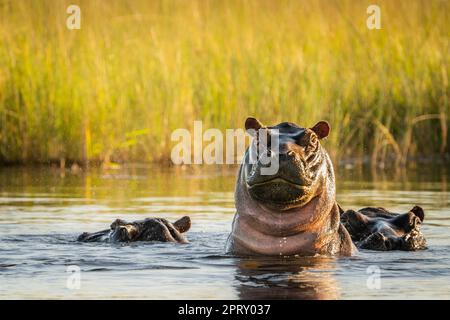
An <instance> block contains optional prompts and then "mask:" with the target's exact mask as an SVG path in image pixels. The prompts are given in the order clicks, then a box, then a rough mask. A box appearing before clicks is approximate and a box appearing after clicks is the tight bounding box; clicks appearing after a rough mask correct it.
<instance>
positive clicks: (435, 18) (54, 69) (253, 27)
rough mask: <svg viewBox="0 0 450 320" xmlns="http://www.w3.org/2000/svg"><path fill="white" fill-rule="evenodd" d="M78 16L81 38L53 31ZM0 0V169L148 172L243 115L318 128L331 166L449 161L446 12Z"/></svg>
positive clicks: (445, 7)
mask: <svg viewBox="0 0 450 320" xmlns="http://www.w3.org/2000/svg"><path fill="white" fill-rule="evenodd" d="M72 3H76V4H78V5H79V6H80V8H81V12H82V16H81V29H80V30H68V29H67V28H66V18H67V16H68V14H67V13H66V8H67V7H68V5H69V4H72ZM377 3H378V4H379V5H380V7H381V19H382V20H381V21H382V22H381V23H382V29H381V30H368V29H367V28H366V18H367V14H366V8H367V6H368V5H369V4H371V1H347V0H343V1H334V0H321V1H316V0H315V1H312V0H311V1H285V0H283V1H263V0H258V1H256V0H249V1H234V0H228V1H206V0H189V1H181V0H178V1H176V0H174V1H144V0H142V1H141V0H133V1H124V0H104V1H101V0H77V1H72V0H70V1H66V0H39V1H37V0H1V1H0V162H22V163H29V162H34V161H37V162H47V161H51V160H54V159H71V160H76V161H81V162H83V161H86V160H91V161H109V160H111V159H112V160H117V161H119V160H120V161H158V160H166V159H168V157H169V155H170V150H171V147H172V143H171V141H170V133H171V132H172V130H174V129H176V128H191V127H192V125H193V121H194V120H203V122H204V127H215V128H219V129H226V128H241V127H242V126H243V123H244V120H245V118H246V116H248V115H254V116H257V117H259V118H260V119H261V120H262V121H263V122H266V123H276V122H278V121H282V120H288V121H292V122H297V123H299V124H302V125H313V124H314V123H315V122H316V121H317V120H319V119H326V120H328V121H330V123H331V124H332V134H331V136H330V137H329V139H328V141H327V142H326V146H327V148H328V149H329V150H330V152H331V153H332V155H333V157H335V158H344V157H363V156H368V157H369V158H371V159H372V161H373V162H377V161H380V159H381V160H383V159H388V158H389V157H390V156H391V155H392V156H393V158H394V159H396V161H397V162H399V163H405V162H406V161H407V159H408V157H409V156H426V155H430V154H444V153H448V151H449V147H448V146H449V135H448V133H447V132H448V123H449V97H448V96H449V91H448V66H449V35H450V34H449V33H450V26H449V22H448V21H450V17H449V14H450V3H449V2H448V1H438V0H433V1H410V0H407V1H393V0H388V1H377Z"/></svg>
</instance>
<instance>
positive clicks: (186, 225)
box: [77, 216, 191, 243]
mask: <svg viewBox="0 0 450 320" xmlns="http://www.w3.org/2000/svg"><path fill="white" fill-rule="evenodd" d="M190 228H191V219H190V218H189V217H188V216H184V217H182V218H181V219H179V220H177V221H176V222H174V223H173V224H172V223H170V222H169V221H167V220H166V219H162V218H147V219H144V220H139V221H134V222H126V221H124V220H121V219H116V220H115V221H114V222H113V223H112V224H111V227H110V229H106V230H102V231H98V232H93V233H89V232H84V233H83V234H81V235H80V236H79V237H78V239H77V240H78V241H82V242H134V241H161V242H178V243H188V240H187V239H186V238H185V237H184V235H183V233H185V232H186V231H188V230H189V229H190Z"/></svg>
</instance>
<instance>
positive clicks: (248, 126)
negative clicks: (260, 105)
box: [245, 117, 263, 136]
mask: <svg viewBox="0 0 450 320" xmlns="http://www.w3.org/2000/svg"><path fill="white" fill-rule="evenodd" d="M262 127H263V124H262V123H261V122H260V121H259V120H258V119H256V118H252V117H248V118H247V120H245V130H246V131H247V132H248V133H249V134H250V135H251V136H253V135H254V133H255V132H256V131H258V130H259V129H261V128H262Z"/></svg>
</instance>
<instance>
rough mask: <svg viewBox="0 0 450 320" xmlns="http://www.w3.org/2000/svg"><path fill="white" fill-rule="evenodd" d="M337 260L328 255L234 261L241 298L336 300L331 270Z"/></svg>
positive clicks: (336, 292) (336, 288)
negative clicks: (235, 262)
mask: <svg viewBox="0 0 450 320" xmlns="http://www.w3.org/2000/svg"><path fill="white" fill-rule="evenodd" d="M335 264H336V261H334V260H333V259H332V258H327V257H309V258H308V257H293V258H289V259H287V258H285V259H279V258H275V259H274V258H247V259H241V260H240V261H238V262H237V264H236V280H237V281H238V282H239V286H238V297H239V298H240V299H309V300H311V299H315V300H317V299H328V300H329V299H337V298H338V297H339V292H338V290H339V287H338V284H337V281H336V279H335V277H334V276H333V273H334V271H335V268H336V265H335Z"/></svg>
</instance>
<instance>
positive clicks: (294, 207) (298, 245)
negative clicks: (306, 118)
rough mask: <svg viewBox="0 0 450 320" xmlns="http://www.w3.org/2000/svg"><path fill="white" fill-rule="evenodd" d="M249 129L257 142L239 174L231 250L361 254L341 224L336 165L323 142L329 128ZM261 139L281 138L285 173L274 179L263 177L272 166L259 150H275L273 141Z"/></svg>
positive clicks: (250, 123)
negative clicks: (321, 140) (334, 165)
mask: <svg viewBox="0 0 450 320" xmlns="http://www.w3.org/2000/svg"><path fill="white" fill-rule="evenodd" d="M245 126H246V130H247V131H248V132H249V133H250V134H251V135H253V136H254V139H253V142H252V144H251V146H250V147H249V149H248V150H247V152H246V154H245V158H244V162H243V164H242V165H241V167H240V169H239V174H238V178H237V183H236V190H235V204H236V210H237V212H236V215H235V217H234V221H233V227H232V232H231V234H230V236H229V238H228V241H227V251H228V252H231V253H235V254H243V255H295V254H299V255H314V254H343V255H350V254H351V253H352V252H353V251H354V250H356V249H355V247H354V245H353V243H352V241H351V238H350V235H349V234H348V232H347V231H346V229H345V228H344V227H343V226H342V225H341V223H340V214H339V208H338V206H337V204H336V201H335V179H334V172H333V166H332V163H331V161H330V158H329V156H328V154H327V152H326V151H325V149H324V148H323V147H322V146H321V144H320V142H319V140H320V139H322V138H325V137H326V136H327V135H328V133H329V130H330V129H329V125H328V123H326V122H323V121H322V122H319V123H318V124H316V125H315V126H314V127H312V128H310V129H308V128H302V127H299V126H297V125H295V124H293V123H289V122H284V123H280V124H278V125H276V126H273V127H264V126H263V125H262V124H261V123H260V122H259V121H258V120H256V119H254V118H249V119H247V121H246V125H245ZM255 130H256V131H255ZM255 132H257V133H255ZM261 134H268V135H269V136H271V135H277V137H278V140H279V150H275V151H274V150H271V153H270V156H271V157H273V158H277V159H279V168H278V170H277V171H276V172H274V173H272V174H264V173H263V170H264V169H265V168H266V167H267V163H264V162H262V160H261V159H262V158H260V156H261V155H260V154H259V153H257V152H256V151H255V150H260V149H259V148H260V145H261V144H264V143H265V144H267V146H266V147H267V148H269V147H270V145H269V141H271V140H270V139H262V138H261ZM255 154H257V155H256V156H254V155H255ZM252 157H253V158H252ZM251 159H256V161H250V160H251ZM251 162H252V163H251Z"/></svg>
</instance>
